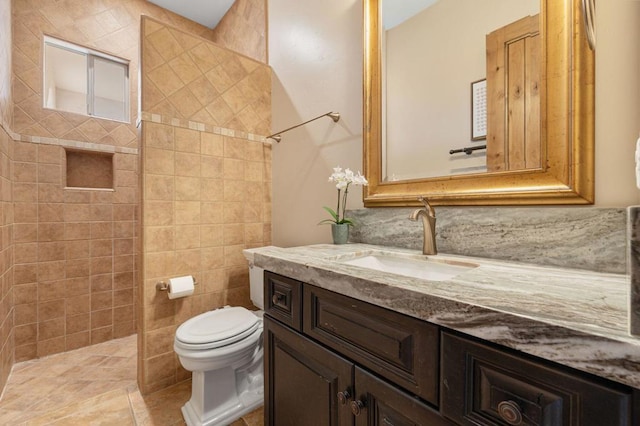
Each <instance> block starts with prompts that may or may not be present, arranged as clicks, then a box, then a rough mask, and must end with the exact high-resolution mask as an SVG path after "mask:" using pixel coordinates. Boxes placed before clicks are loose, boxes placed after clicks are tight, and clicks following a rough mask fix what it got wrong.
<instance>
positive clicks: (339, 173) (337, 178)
mask: <svg viewBox="0 0 640 426" xmlns="http://www.w3.org/2000/svg"><path fill="white" fill-rule="evenodd" d="M329 182H335V184H336V188H337V189H338V205H337V208H336V209H335V210H333V209H332V208H330V207H327V206H324V207H323V208H324V209H325V210H326V211H327V212H328V213H329V214H330V215H331V217H332V219H325V220H323V221H322V222H320V224H323V223H335V224H347V225H353V221H352V220H351V219H349V218H346V217H345V216H344V212H345V210H346V208H347V195H348V194H349V186H350V185H362V186H366V185H368V184H369V182H367V179H366V178H365V177H364V176H363V175H362V173H360V172H359V171H358V173H357V174H356V173H354V172H352V171H351V170H350V169H344V170H343V169H342V167H340V166H338V167H334V169H333V174H331V176H329ZM343 191H344V192H343Z"/></svg>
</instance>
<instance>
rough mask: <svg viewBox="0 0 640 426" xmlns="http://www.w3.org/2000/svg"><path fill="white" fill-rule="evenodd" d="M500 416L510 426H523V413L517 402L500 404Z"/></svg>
mask: <svg viewBox="0 0 640 426" xmlns="http://www.w3.org/2000/svg"><path fill="white" fill-rule="evenodd" d="M498 414H499V415H500V417H502V420H504V421H505V422H507V423H509V424H510V425H520V424H522V412H521V411H520V406H519V405H518V403H516V402H515V401H502V402H501V403H499V404H498Z"/></svg>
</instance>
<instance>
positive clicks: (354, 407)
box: [351, 399, 364, 416]
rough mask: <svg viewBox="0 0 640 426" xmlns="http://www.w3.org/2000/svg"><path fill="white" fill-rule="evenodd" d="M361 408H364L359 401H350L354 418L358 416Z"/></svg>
mask: <svg viewBox="0 0 640 426" xmlns="http://www.w3.org/2000/svg"><path fill="white" fill-rule="evenodd" d="M363 408H364V403H363V402H362V401H360V400H359V399H358V400H355V401H351V412H352V413H353V415H354V416H359V415H360V413H361V412H362V409H363Z"/></svg>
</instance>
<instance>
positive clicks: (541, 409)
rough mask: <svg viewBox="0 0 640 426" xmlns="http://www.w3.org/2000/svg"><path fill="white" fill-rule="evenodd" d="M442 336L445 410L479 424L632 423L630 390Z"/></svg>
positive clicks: (464, 422)
mask: <svg viewBox="0 0 640 426" xmlns="http://www.w3.org/2000/svg"><path fill="white" fill-rule="evenodd" d="M602 382H603V381H600V380H598V381H596V380H593V381H591V380H587V379H586V378H583V377H582V376H581V375H577V374H573V373H572V372H568V371H565V370H564V369H560V368H555V367H553V366H549V365H547V364H543V363H539V362H535V361H532V360H529V359H526V358H524V357H520V356H519V355H515V354H512V353H509V352H507V351H503V350H500V349H497V348H495V347H492V346H489V345H485V344H481V343H478V342H475V341H473V340H470V339H467V338H464V337H461V336H457V335H454V334H450V333H443V334H442V402H441V404H440V409H441V411H442V413H443V414H444V415H445V416H447V417H449V418H451V419H453V420H455V421H456V422H458V423H459V424H462V425H473V426H494V425H499V426H503V425H504V426H507V425H523V426H631V425H634V424H635V423H634V422H633V414H632V405H633V403H632V398H633V393H632V392H631V390H630V389H629V388H626V387H625V386H621V385H615V384H613V383H611V384H606V383H602Z"/></svg>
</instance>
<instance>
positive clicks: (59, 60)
mask: <svg viewBox="0 0 640 426" xmlns="http://www.w3.org/2000/svg"><path fill="white" fill-rule="evenodd" d="M43 98H44V99H43V100H44V107H45V108H51V109H57V110H60V111H67V112H75V113H77V114H84V115H90V116H94V117H100V118H107V119H110V120H117V121H124V122H129V62H128V61H126V60H124V59H120V58H116V57H115V56H110V55H107V54H104V53H100V52H96V51H94V50H91V49H88V48H86V47H82V46H77V45H75V44H72V43H68V42H66V41H62V40H58V39H55V38H52V37H48V36H45V38H44V96H43Z"/></svg>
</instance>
